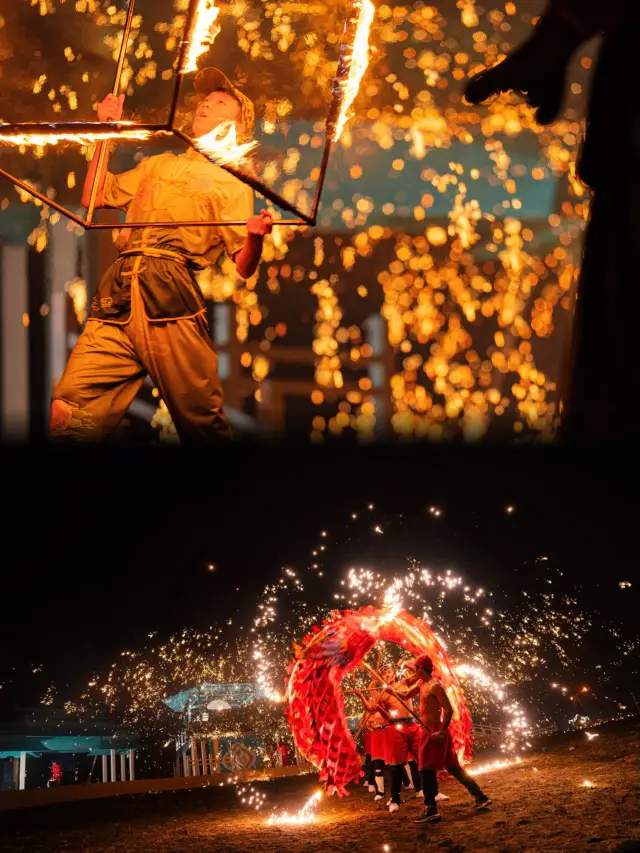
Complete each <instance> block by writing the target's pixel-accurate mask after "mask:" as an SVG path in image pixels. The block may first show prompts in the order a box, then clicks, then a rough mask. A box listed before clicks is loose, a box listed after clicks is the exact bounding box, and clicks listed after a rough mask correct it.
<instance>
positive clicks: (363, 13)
mask: <svg viewBox="0 0 640 853" xmlns="http://www.w3.org/2000/svg"><path fill="white" fill-rule="evenodd" d="M356 6H359V11H358V23H357V26H356V34H355V37H354V40H353V44H352V45H349V46H348V47H347V46H345V48H346V49H347V50H348V51H349V52H350V56H348V57H346V58H345V60H344V61H345V65H347V67H348V69H349V73H348V75H347V77H346V79H345V80H344V81H340V83H339V86H340V87H341V89H342V103H341V106H340V113H339V115H338V118H337V120H336V125H335V129H334V131H333V141H334V142H337V141H338V140H339V139H340V137H341V136H342V131H343V130H344V126H345V124H346V123H347V121H348V120H349V118H350V114H349V110H350V108H351V104H352V103H353V100H354V98H355V97H356V95H357V94H358V89H359V88H360V81H361V80H362V76H363V74H364V72H365V71H366V69H367V65H368V64H369V33H370V30H371V23H372V22H373V16H374V13H375V7H374V5H373V3H371V0H360V2H359V3H357V4H356ZM347 26H348V24H347Z"/></svg>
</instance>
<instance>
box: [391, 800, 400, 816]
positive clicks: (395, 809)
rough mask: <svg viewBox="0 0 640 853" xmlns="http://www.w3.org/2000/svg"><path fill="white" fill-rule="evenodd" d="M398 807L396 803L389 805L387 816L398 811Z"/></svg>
mask: <svg viewBox="0 0 640 853" xmlns="http://www.w3.org/2000/svg"><path fill="white" fill-rule="evenodd" d="M399 809H400V806H399V805H398V804H397V803H389V814H393V813H394V812H397V811H399Z"/></svg>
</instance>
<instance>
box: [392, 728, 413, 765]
mask: <svg viewBox="0 0 640 853" xmlns="http://www.w3.org/2000/svg"><path fill="white" fill-rule="evenodd" d="M385 733H386V736H385V747H386V752H385V759H384V760H385V763H386V764H406V763H407V761H408V760H409V755H412V754H413V755H415V754H416V753H417V752H418V750H419V742H420V727H419V726H418V724H417V723H395V724H394V725H392V726H387V728H386V729H385Z"/></svg>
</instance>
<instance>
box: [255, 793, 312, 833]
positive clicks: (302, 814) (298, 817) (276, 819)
mask: <svg viewBox="0 0 640 853" xmlns="http://www.w3.org/2000/svg"><path fill="white" fill-rule="evenodd" d="M322 793H323V792H322V791H316V792H315V794H313V795H312V796H311V797H309V799H308V800H307V802H306V803H305V804H304V806H303V807H302V808H301V809H300V811H298V812H295V813H294V814H289V812H280V813H279V814H272V815H270V816H269V817H268V818H267V821H266V824H267V826H282V825H284V824H302V823H313V822H314V821H315V820H316V813H315V812H316V808H317V807H318V803H319V802H320V800H321V799H322Z"/></svg>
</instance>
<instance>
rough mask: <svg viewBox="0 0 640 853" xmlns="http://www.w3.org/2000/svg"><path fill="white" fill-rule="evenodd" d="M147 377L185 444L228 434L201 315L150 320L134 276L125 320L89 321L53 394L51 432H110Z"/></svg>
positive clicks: (95, 436)
mask: <svg viewBox="0 0 640 853" xmlns="http://www.w3.org/2000/svg"><path fill="white" fill-rule="evenodd" d="M147 375H149V376H150V377H151V379H152V380H153V382H154V384H155V385H156V387H157V388H158V391H159V392H160V396H161V397H162V399H163V400H164V402H165V404H166V406H167V408H168V410H169V412H170V414H171V417H172V420H173V423H174V425H175V427H176V430H177V433H178V436H179V438H180V440H181V441H182V442H185V443H186V442H188V443H193V442H202V441H212V440H219V439H228V438H230V437H231V431H230V429H229V425H228V423H227V419H226V417H225V415H224V412H223V410H222V402H223V401H222V384H221V382H220V378H219V376H218V356H217V354H216V351H215V349H214V346H213V342H212V341H211V338H210V336H209V333H208V328H207V321H206V318H205V316H204V315H203V314H197V315H195V316H194V317H187V318H180V319H177V320H166V321H164V320H163V321H157V320H156V321H153V322H150V321H149V320H148V319H147V317H146V314H145V311H144V305H143V302H142V298H141V296H140V291H139V287H138V285H137V283H136V282H135V281H133V282H132V286H131V316H130V319H129V320H128V322H127V323H126V324H121V325H118V324H115V323H110V322H104V321H102V320H88V321H87V323H86V325H85V328H84V331H83V332H82V334H81V335H80V337H79V338H78V341H77V343H76V345H75V347H74V349H73V351H72V353H71V355H70V357H69V361H68V363H67V366H66V368H65V371H64V373H63V375H62V377H61V379H60V382H59V383H58V386H57V387H56V389H55V392H54V395H53V402H52V406H51V422H50V434H51V437H52V438H63V439H66V438H68V439H76V440H89V441H100V440H103V439H106V438H108V437H109V436H111V435H113V433H114V432H115V431H116V430H117V428H118V426H119V425H120V423H121V421H122V418H123V416H124V414H125V412H126V411H127V409H128V408H129V406H130V404H131V403H132V401H133V399H134V397H135V396H136V394H137V393H138V391H139V390H140V386H141V385H142V383H143V381H144V379H145V377H146V376H147Z"/></svg>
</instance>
